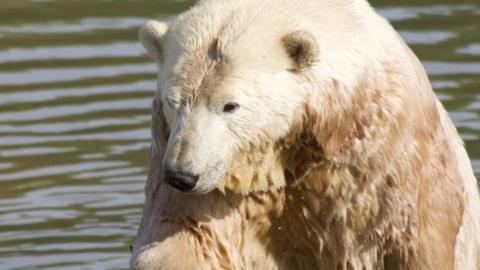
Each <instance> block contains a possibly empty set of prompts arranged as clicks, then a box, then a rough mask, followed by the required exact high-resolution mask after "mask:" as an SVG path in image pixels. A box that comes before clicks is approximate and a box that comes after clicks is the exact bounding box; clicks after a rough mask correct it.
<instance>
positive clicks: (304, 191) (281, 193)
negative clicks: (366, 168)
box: [142, 162, 411, 269]
mask: <svg viewBox="0 0 480 270" xmlns="http://www.w3.org/2000/svg"><path fill="white" fill-rule="evenodd" d="M290 177H291V176H288V174H287V176H286V177H285V178H286V179H287V181H288V179H289V178H290ZM368 177H370V178H372V177H373V179H367V178H368ZM375 177H379V176H365V175H361V173H360V170H359V169H358V168H354V167H348V166H345V167H343V166H339V165H335V164H334V163H331V162H323V163H322V164H321V165H318V167H316V168H315V169H311V170H308V171H307V172H305V174H304V175H303V176H302V177H301V178H299V179H295V180H291V182H290V183H289V185H287V186H285V187H283V188H275V187H273V188H270V189H268V190H267V191H264V192H255V193H250V194H248V195H241V194H238V193H234V192H230V191H226V192H224V193H222V192H220V191H214V192H211V193H209V194H206V195H188V194H183V193H180V192H177V191H175V190H173V189H171V188H170V187H169V186H167V185H164V184H161V186H160V187H159V189H158V192H157V194H156V195H155V196H154V197H151V198H147V205H150V206H153V208H152V207H151V209H150V210H147V209H146V211H152V212H151V213H144V218H152V219H153V220H150V221H145V220H144V221H143V222H147V223H149V224H150V225H148V226H149V229H148V230H150V232H149V234H150V237H152V236H153V238H151V239H150V240H149V241H158V239H156V238H158V237H160V238H163V237H166V236H164V235H162V234H164V233H165V232H169V234H170V233H171V232H170V229H165V228H173V227H174V228H175V230H176V231H177V233H178V234H186V235H190V237H192V239H196V240H195V241H193V242H185V243H184V245H185V248H193V249H195V250H202V253H201V254H198V256H199V258H198V261H205V262H211V263H213V262H214V261H216V262H218V261H225V262H227V261H228V262H234V261H235V262H238V260H237V259H236V258H238V257H240V258H241V260H240V261H241V262H243V263H244V264H245V265H252V264H253V262H254V261H255V258H271V259H272V260H271V262H269V261H266V262H263V263H265V265H257V266H258V267H260V268H258V267H254V268H255V269H268V268H270V266H268V264H270V263H273V262H275V264H277V266H278V265H279V264H283V265H284V267H285V268H286V269H310V268H311V269H315V268H316V267H315V266H317V264H318V263H319V262H320V261H321V265H322V267H325V266H326V265H330V266H331V268H328V267H326V268H322V269H336V267H337V266H338V265H346V264H347V263H348V264H352V266H355V268H354V269H362V268H361V267H360V266H362V267H363V266H368V263H373V262H374V261H375V260H374V259H373V258H376V256H378V255H379V254H378V252H380V250H381V249H379V248H381V247H382V246H384V245H388V244H391V243H388V241H395V239H394V237H393V236H392V235H385V233H386V232H387V227H388V226H390V230H391V231H392V233H393V232H394V231H396V232H397V233H399V232H402V233H399V234H402V237H406V238H408V236H407V235H406V234H409V233H411V232H408V231H406V230H407V228H408V227H409V224H408V222H409V221H408V220H407V219H405V215H403V216H402V215H400V213H395V211H397V210H398V209H391V208H389V204H388V201H382V199H381V198H387V200H388V198H389V196H388V195H386V194H387V193H388V192H389V191H387V189H389V188H391V187H389V186H388V181H387V182H386V184H385V185H376V184H375V185H374V184H372V183H375V181H377V182H378V181H380V179H374V178H375ZM382 181H383V179H382ZM372 189H376V190H375V191H373V190H372ZM405 211H408V208H406V210H405ZM387 212H390V213H393V214H398V215H396V217H395V218H392V215H388V217H387V215H386V214H385V213H387ZM143 222H142V223H143ZM371 228H376V229H375V230H373V229H371ZM152 230H154V231H155V232H152ZM189 245H193V246H192V247H187V246H189ZM407 245H408V242H407ZM367 247H372V248H367ZM247 249H250V250H247ZM211 257H215V258H216V259H215V260H211V259H209V258H211ZM257 263H259V262H257ZM212 267H213V268H215V267H214V266H212ZM247 268H248V267H247ZM252 269H253V268H252ZM345 269H346V268H345Z"/></svg>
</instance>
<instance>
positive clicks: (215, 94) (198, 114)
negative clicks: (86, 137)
mask: <svg viewBox="0 0 480 270" xmlns="http://www.w3.org/2000/svg"><path fill="white" fill-rule="evenodd" d="M231 20H232V21H233V22H234V23H232V24H230V25H227V26H225V24H222V23H219V22H215V19H214V18H211V19H209V20H197V21H194V22H193V23H192V22H189V20H188V18H185V17H182V16H180V17H179V18H178V19H177V20H176V21H175V22H174V23H172V24H166V23H160V22H157V21H149V22H147V23H146V24H145V26H144V27H143V28H142V29H141V30H140V39H141V41H142V44H143V45H144V47H145V48H146V50H147V52H148V54H149V55H150V57H151V58H153V60H154V61H155V62H156V63H157V64H158V66H159V68H160V71H159V73H158V91H157V95H156V97H155V102H154V104H155V105H154V106H155V107H156V110H155V112H154V118H153V119H154V120H153V121H154V123H153V126H154V132H153V136H154V140H155V141H156V142H157V145H159V146H161V147H160V148H161V150H160V152H161V155H162V156H163V158H162V166H163V176H164V179H163V180H164V181H165V182H166V183H168V184H170V185H171V186H173V187H174V188H175V189H178V190H180V191H184V192H192V193H207V192H210V191H212V190H214V189H220V190H225V189H227V190H232V191H234V192H238V193H243V194H246V193H249V192H252V191H263V190H267V189H269V188H272V187H283V186H285V185H286V184H287V182H289V178H295V177H298V175H299V174H304V173H306V171H307V170H308V168H307V167H308V166H306V164H305V163H306V161H307V160H308V162H310V165H312V164H313V165H312V166H315V164H317V165H318V164H320V163H321V162H322V160H323V159H324V158H325V156H326V155H328V154H331V153H334V152H335V151H338V150H339V149H341V148H342V147H343V146H344V145H345V143H353V139H354V138H353V137H355V138H357V137H358V136H362V134H361V133H362V131H361V130H359V129H362V128H363V126H365V124H367V125H368V123H362V121H364V122H365V121H367V120H365V119H363V118H362V117H363V115H362V114H361V113H359V112H357V111H355V110H354V106H353V105H352V104H353V103H354V102H356V101H358V102H360V103H362V102H363V103H365V102H366V101H365V100H366V97H365V95H363V94H362V93H355V91H352V90H351V89H353V88H354V85H358V84H361V82H358V81H356V76H357V74H358V73H359V71H358V69H360V68H357V67H358V66H359V65H356V63H354V62H353V61H350V62H348V63H347V62H346V61H347V60H345V59H350V58H352V59H357V60H358V61H363V60H365V59H363V60H362V59H360V58H361V57H351V55H349V53H351V52H353V53H355V52H354V51H355V47H354V46H351V47H352V49H351V50H349V51H346V50H344V51H342V50H341V49H340V52H338V51H335V50H336V48H337V47H341V46H343V45H344V44H342V42H341V38H343V36H339V38H340V39H339V40H336V43H335V44H334V45H332V44H329V41H331V40H329V36H328V35H326V37H325V39H324V40H322V41H320V40H319V38H318V36H317V35H314V34H313V32H311V31H309V30H304V29H302V28H292V27H271V31H270V32H265V29H259V28H256V27H242V25H245V22H243V23H238V21H237V24H236V23H235V20H234V19H231ZM327 26H328V25H327ZM339 27H341V26H339ZM344 32H345V33H347V34H345V35H344V36H346V35H348V32H347V31H344ZM357 43H360V42H357ZM324 48H326V49H330V50H331V52H329V54H328V55H326V56H325V57H323V58H322V56H323V49H324ZM344 60H345V62H342V61H344ZM337 65H341V66H342V68H338V66H337ZM346 67H347V68H346ZM356 68H357V69H356ZM319 70H320V71H319ZM319 74H320V75H319ZM340 78H341V80H340ZM354 99H357V100H356V101H354ZM377 99H381V97H380V96H378V97H377ZM357 107H358V108H360V107H361V105H359V106H357V105H355V108H357ZM362 119H363V120H362ZM340 123H341V124H340ZM360 125H361V126H362V127H361V128H360V127H359V126H360ZM357 133H358V134H357ZM352 136H353V137H352ZM349 140H350V142H347V141H349ZM306 145H308V147H303V146H306ZM290 176H293V177H290Z"/></svg>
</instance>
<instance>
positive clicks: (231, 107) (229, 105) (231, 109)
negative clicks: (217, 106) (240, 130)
mask: <svg viewBox="0 0 480 270" xmlns="http://www.w3.org/2000/svg"><path fill="white" fill-rule="evenodd" d="M238 107H240V105H238V104H237V103H235V102H229V103H227V104H225V106H224V107H223V112H225V113H232V112H234V111H235V110H237V109H238Z"/></svg>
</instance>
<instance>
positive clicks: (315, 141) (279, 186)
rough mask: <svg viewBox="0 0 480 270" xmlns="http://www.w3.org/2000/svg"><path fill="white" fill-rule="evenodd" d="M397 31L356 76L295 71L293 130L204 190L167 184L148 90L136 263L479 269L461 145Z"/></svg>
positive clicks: (159, 113) (240, 157) (254, 150)
mask: <svg viewBox="0 0 480 270" xmlns="http://www.w3.org/2000/svg"><path fill="white" fill-rule="evenodd" d="M389 31H390V30H389ZM395 42H396V43H395V44H396V46H395V47H394V48H395V50H399V51H401V52H397V51H396V52H395V56H394V57H391V58H389V59H385V61H383V62H380V63H379V64H378V65H376V66H366V67H364V68H362V69H361V72H362V75H361V76H359V78H361V80H358V81H357V82H356V83H355V86H354V87H353V88H352V84H351V83H350V82H344V81H341V80H338V79H333V78H332V79H330V80H324V79H323V78H320V77H319V75H318V74H317V73H316V72H315V71H314V70H303V71H302V73H301V74H297V75H296V76H298V77H299V78H300V80H303V83H304V84H305V85H309V87H311V88H310V89H309V92H308V93H309V94H308V95H307V96H306V97H305V99H304V103H303V104H302V106H300V107H299V108H298V111H297V113H296V117H295V119H294V121H293V122H292V123H291V125H290V131H289V133H288V134H287V135H286V136H283V137H282V138H281V139H279V140H277V141H269V140H268V138H265V139H264V140H259V142H258V143H252V144H249V145H248V146H245V147H243V148H242V149H239V151H238V152H237V153H235V158H234V159H233V161H232V163H231V165H230V169H229V174H228V175H227V177H226V179H225V180H224V182H222V184H221V185H220V186H219V188H218V189H217V190H215V191H213V192H210V193H208V194H206V195H188V194H183V193H180V192H177V191H175V190H173V189H172V188H170V187H169V186H168V185H166V184H164V183H163V179H162V175H163V166H162V157H163V154H164V151H165V145H166V138H167V137H168V134H167V133H168V124H167V122H166V120H165V119H164V116H163V114H164V110H163V109H162V102H161V101H160V98H159V97H157V99H156V101H155V102H154V113H153V119H152V123H153V125H152V130H153V132H152V136H153V138H154V143H153V144H152V148H151V152H150V161H151V164H150V173H149V177H148V181H147V184H146V187H145V193H146V202H145V208H144V213H143V218H142V222H141V225H140V228H139V232H138V236H137V239H136V241H135V244H134V249H133V256H132V262H131V265H132V268H134V269H345V270H350V269H393V270H395V269H422V270H423V269H432V270H433V269H445V270H449V269H457V270H463V269H467V270H470V269H471V270H474V269H480V262H479V260H480V258H479V257H480V251H479V246H480V220H479V215H480V203H479V198H478V190H477V187H476V180H475V177H474V176H473V172H472V169H471V166H470V164H469V160H468V157H467V155H466V152H465V150H464V148H463V144H462V142H461V140H460V139H459V137H458V134H457V132H456V130H455V127H454V126H453V125H452V123H451V121H450V120H449V118H448V115H447V113H446V112H445V110H444V109H443V107H442V105H441V104H440V103H439V102H438V101H437V99H436V97H435V96H434V94H433V91H432V89H431V86H430V83H429V81H428V78H427V77H426V75H425V71H424V69H423V67H422V66H421V64H420V63H419V62H418V60H417V59H416V57H415V56H414V55H413V53H411V52H410V50H409V49H408V48H406V46H405V45H403V43H402V42H401V41H400V40H397V41H395ZM198 59H203V58H202V57H200V56H199V58H198ZM198 61H200V62H205V61H203V60H198ZM302 69H303V68H302ZM295 72H297V71H295ZM325 89H328V92H327V93H328V94H326V95H325V94H324V93H325V92H326V91H325ZM319 93H323V94H319ZM342 93H349V94H342ZM318 104H321V106H319V105H318Z"/></svg>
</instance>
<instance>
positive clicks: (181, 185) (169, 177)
mask: <svg viewBox="0 0 480 270" xmlns="http://www.w3.org/2000/svg"><path fill="white" fill-rule="evenodd" d="M198 178H199V176H198V175H191V174H188V173H184V172H180V171H171V170H167V171H165V183H167V184H169V185H170V186H172V187H173V188H175V189H177V190H179V191H182V192H188V191H192V190H193V188H194V187H195V185H196V184H197V182H198Z"/></svg>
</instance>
